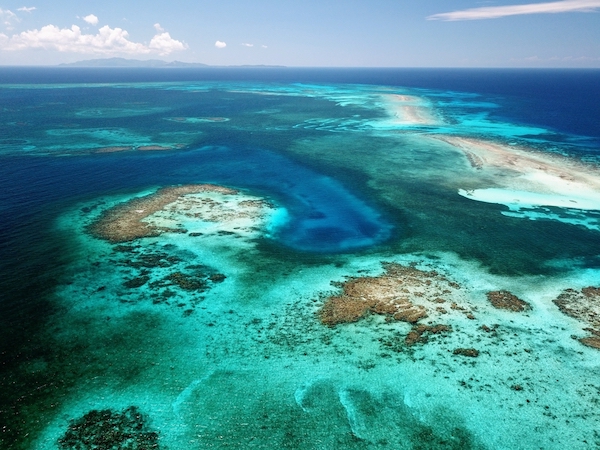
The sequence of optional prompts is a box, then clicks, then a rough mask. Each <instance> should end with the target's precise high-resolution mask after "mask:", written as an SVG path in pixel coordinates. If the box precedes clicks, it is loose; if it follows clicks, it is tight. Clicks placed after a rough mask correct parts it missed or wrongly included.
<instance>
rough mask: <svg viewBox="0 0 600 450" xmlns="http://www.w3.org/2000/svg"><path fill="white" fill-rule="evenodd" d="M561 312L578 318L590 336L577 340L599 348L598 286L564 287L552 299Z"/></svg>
mask: <svg viewBox="0 0 600 450" xmlns="http://www.w3.org/2000/svg"><path fill="white" fill-rule="evenodd" d="M554 304H555V305H556V306H558V309H560V311H561V312H563V313H564V314H566V315H567V316H570V317H573V318H574V319H577V320H579V321H580V322H581V323H582V324H583V325H586V327H585V328H584V330H585V331H588V332H590V333H591V336H587V337H583V338H579V342H581V343H582V344H584V345H587V346H588V347H592V348H596V349H598V350H600V287H593V286H588V287H585V288H583V289H581V290H580V291H577V290H575V289H565V290H564V291H563V292H562V293H561V294H560V295H559V296H558V298H556V299H555V300H554Z"/></svg>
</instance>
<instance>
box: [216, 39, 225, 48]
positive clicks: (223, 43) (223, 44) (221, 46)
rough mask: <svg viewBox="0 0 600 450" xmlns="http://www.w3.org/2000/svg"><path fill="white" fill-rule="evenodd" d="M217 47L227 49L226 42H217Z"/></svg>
mask: <svg viewBox="0 0 600 450" xmlns="http://www.w3.org/2000/svg"><path fill="white" fill-rule="evenodd" d="M215 47H217V48H225V47H227V44H226V43H225V42H221V41H217V42H215Z"/></svg>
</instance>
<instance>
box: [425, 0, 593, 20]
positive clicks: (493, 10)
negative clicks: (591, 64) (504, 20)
mask: <svg viewBox="0 0 600 450" xmlns="http://www.w3.org/2000/svg"><path fill="white" fill-rule="evenodd" d="M599 8H600V0H560V1H554V2H546V3H528V4H525V5H510V6H485V7H482V8H471V9H465V10H461V11H453V12H448V13H441V14H434V15H432V16H429V17H427V20H445V21H455V20H481V19H497V18H500V17H506V16H517V15H522V14H551V13H554V14H555V13H565V12H574V11H578V12H594V11H596V10H598V9H599Z"/></svg>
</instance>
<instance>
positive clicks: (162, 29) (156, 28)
mask: <svg viewBox="0 0 600 450" xmlns="http://www.w3.org/2000/svg"><path fill="white" fill-rule="evenodd" d="M154 29H155V30H156V31H157V32H159V33H162V32H163V31H165V29H164V28H163V27H161V26H160V23H158V22H157V23H155V24H154Z"/></svg>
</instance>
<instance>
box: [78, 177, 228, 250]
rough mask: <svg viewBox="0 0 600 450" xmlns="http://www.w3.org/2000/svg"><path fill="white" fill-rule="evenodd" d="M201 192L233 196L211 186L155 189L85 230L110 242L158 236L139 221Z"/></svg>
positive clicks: (108, 214) (154, 230)
mask: <svg viewBox="0 0 600 450" xmlns="http://www.w3.org/2000/svg"><path fill="white" fill-rule="evenodd" d="M201 192H217V193H220V194H225V195H232V194H237V191H235V190H233V189H229V188H226V187H222V186H216V185H212V184H192V185H186V186H172V187H165V188H162V189H159V190H158V191H156V192H155V193H154V194H150V195H146V196H144V197H139V198H134V199H131V200H129V201H128V202H125V203H123V204H120V205H117V206H115V207H113V208H111V209H108V210H107V211H105V212H104V213H103V214H102V215H101V216H100V218H99V219H98V220H97V221H96V222H94V223H92V224H91V225H90V226H89V228H88V230H89V231H90V233H92V234H93V235H94V236H96V237H99V238H101V239H105V240H107V241H109V242H112V243H119V242H127V241H132V240H134V239H138V238H142V237H150V236H158V235H160V234H161V233H162V232H164V231H172V230H164V229H163V230H161V229H160V228H158V227H155V226H153V225H151V224H148V223H145V222H143V219H145V218H146V217H148V216H150V215H151V214H153V213H155V212H157V211H160V210H162V209H163V208H165V207H166V206H167V205H169V204H171V203H174V202H175V201H177V200H178V199H179V198H180V197H182V196H185V195H188V194H197V193H201Z"/></svg>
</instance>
